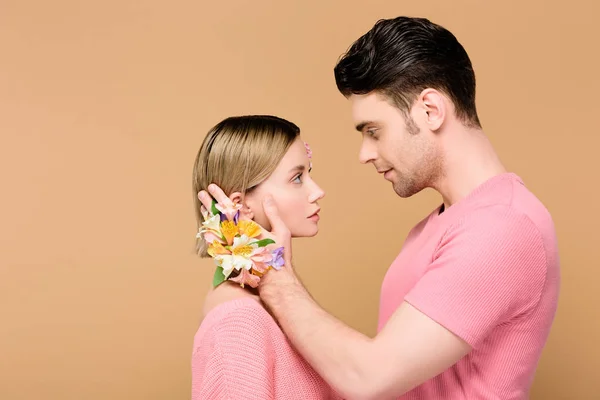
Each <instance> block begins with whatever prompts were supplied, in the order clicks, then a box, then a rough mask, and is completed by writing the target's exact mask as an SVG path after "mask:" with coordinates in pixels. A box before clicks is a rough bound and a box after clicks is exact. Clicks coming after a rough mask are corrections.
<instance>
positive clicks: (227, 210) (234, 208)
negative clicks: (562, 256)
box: [215, 203, 242, 222]
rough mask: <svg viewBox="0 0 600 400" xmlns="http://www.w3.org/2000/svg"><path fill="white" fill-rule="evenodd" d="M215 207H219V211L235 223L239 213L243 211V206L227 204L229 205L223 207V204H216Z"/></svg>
mask: <svg viewBox="0 0 600 400" xmlns="http://www.w3.org/2000/svg"><path fill="white" fill-rule="evenodd" d="M215 207H217V210H219V211H220V212H221V213H222V214H223V215H225V216H226V217H227V219H228V220H229V221H233V219H234V217H235V216H236V214H238V211H239V210H241V209H242V205H241V204H235V203H231V204H227V205H222V204H219V203H217V204H215ZM236 222H237V221H236Z"/></svg>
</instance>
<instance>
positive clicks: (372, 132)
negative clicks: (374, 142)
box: [367, 129, 377, 136]
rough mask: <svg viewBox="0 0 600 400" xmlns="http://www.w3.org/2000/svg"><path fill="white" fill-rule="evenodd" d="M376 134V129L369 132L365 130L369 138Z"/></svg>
mask: <svg viewBox="0 0 600 400" xmlns="http://www.w3.org/2000/svg"><path fill="white" fill-rule="evenodd" d="M376 132H377V129H369V130H367V133H368V134H369V136H373V135H375V133H376Z"/></svg>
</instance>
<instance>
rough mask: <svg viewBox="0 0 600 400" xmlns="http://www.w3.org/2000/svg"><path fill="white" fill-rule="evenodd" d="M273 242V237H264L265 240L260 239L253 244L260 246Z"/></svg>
mask: <svg viewBox="0 0 600 400" xmlns="http://www.w3.org/2000/svg"><path fill="white" fill-rule="evenodd" d="M272 243H275V241H274V240H273V239H263V240H258V241H256V242H254V243H252V244H255V245H257V246H258V247H265V246H267V245H270V244H272Z"/></svg>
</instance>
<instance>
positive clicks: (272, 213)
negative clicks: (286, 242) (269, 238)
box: [263, 195, 288, 235]
mask: <svg viewBox="0 0 600 400" xmlns="http://www.w3.org/2000/svg"><path fill="white" fill-rule="evenodd" d="M263 209H264V210H265V215H266V216H267V218H268V220H269V223H270V224H271V231H272V232H273V233H276V234H277V235H280V234H284V235H285V234H286V233H287V232H288V227H287V226H286V225H285V223H284V222H283V220H282V219H281V218H280V217H279V210H278V209H277V206H276V205H275V202H274V201H273V198H272V197H271V196H270V195H267V196H266V197H265V198H264V200H263Z"/></svg>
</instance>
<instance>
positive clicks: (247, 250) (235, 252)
mask: <svg viewBox="0 0 600 400" xmlns="http://www.w3.org/2000/svg"><path fill="white" fill-rule="evenodd" d="M249 242H250V238H249V237H248V236H246V235H242V236H238V237H235V238H234V239H233V244H232V245H231V249H230V250H231V254H219V255H217V256H216V257H215V261H216V263H217V265H219V266H221V267H222V268H223V275H225V279H227V278H228V277H229V275H231V273H232V272H233V270H234V269H235V270H236V271H239V270H241V269H245V270H247V271H250V269H251V268H252V265H253V262H252V260H251V259H250V257H252V256H253V255H254V252H255V250H256V249H257V248H258V246H257V245H255V244H249Z"/></svg>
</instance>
